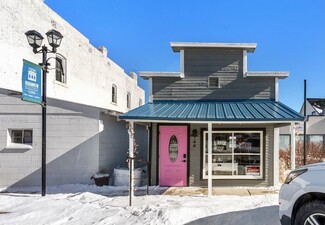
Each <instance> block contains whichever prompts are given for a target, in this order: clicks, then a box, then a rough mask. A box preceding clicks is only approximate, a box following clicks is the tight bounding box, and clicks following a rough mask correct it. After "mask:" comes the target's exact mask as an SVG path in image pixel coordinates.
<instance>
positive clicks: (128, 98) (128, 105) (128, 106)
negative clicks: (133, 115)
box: [126, 92, 131, 109]
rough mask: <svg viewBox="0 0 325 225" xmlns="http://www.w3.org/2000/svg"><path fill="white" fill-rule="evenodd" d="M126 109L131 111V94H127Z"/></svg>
mask: <svg viewBox="0 0 325 225" xmlns="http://www.w3.org/2000/svg"><path fill="white" fill-rule="evenodd" d="M126 108H128V109H131V93H130V92H127V94H126Z"/></svg>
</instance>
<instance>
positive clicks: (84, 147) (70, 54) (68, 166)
mask: <svg viewBox="0 0 325 225" xmlns="http://www.w3.org/2000/svg"><path fill="white" fill-rule="evenodd" d="M0 21H1V23H0V49H1V51H0V61H1V64H0V115H1V116H0V186H13V185H15V186H24V185H40V176H41V172H40V167H41V108H40V106H39V105H36V104H31V103H27V102H23V101H21V100H20V97H19V96H18V97H17V96H16V97H13V96H8V95H7V94H8V93H9V92H8V91H7V90H12V91H18V92H21V73H22V65H23V59H26V60H28V61H31V62H34V63H36V64H38V63H39V62H41V60H42V59H41V57H42V56H41V54H34V53H33V51H32V49H31V47H30V46H29V45H28V42H27V39H26V36H25V32H26V31H28V30H37V31H38V32H40V33H41V34H42V35H43V36H44V37H45V39H44V40H43V44H46V45H48V43H47V40H46V35H45V33H46V32H47V31H48V30H50V29H56V30H58V31H60V32H61V33H62V34H63V36H64V38H63V41H62V45H61V46H60V48H58V53H60V54H62V55H63V56H64V57H66V59H67V83H66V84H62V83H60V82H57V81H55V74H54V70H50V71H49V73H48V75H47V97H48V114H47V174H48V175H47V176H48V179H47V181H48V182H47V183H48V184H49V185H51V184H64V183H93V181H91V180H90V176H91V175H93V174H94V173H95V172H97V171H99V170H100V169H101V167H102V166H108V168H110V167H109V165H108V164H110V163H111V162H107V161H106V160H111V161H112V162H116V161H119V160H121V158H120V156H121V154H123V155H124V154H125V153H124V152H123V153H122V150H123V151H124V150H125V149H126V148H125V147H124V143H125V144H126V145H127V138H126V139H124V137H127V131H126V128H125V123H124V122H117V121H116V117H112V118H106V119H104V123H107V124H108V126H106V128H105V130H104V131H103V134H105V135H104V137H105V140H104V139H102V140H104V141H100V138H99V136H100V126H99V122H100V120H99V116H100V113H101V112H102V111H105V112H112V111H113V112H114V111H115V112H119V113H123V112H126V111H128V110H129V109H128V108H127V92H130V93H131V109H132V108H135V107H138V106H139V99H141V100H142V102H143V103H144V102H145V96H144V90H143V89H141V88H140V87H139V86H138V85H137V80H136V79H134V78H132V77H130V76H129V75H127V74H126V73H125V72H124V70H123V69H122V68H121V67H119V66H118V65H117V64H116V63H115V62H113V61H112V60H111V59H109V58H108V57H107V56H106V55H105V54H103V53H102V52H101V51H99V50H97V48H95V47H94V46H92V45H91V44H90V43H89V40H88V39H87V38H86V37H85V36H83V35H82V34H81V33H80V32H79V31H77V30H76V29H75V28H74V27H72V26H71V25H70V24H68V23H67V22H66V21H65V20H64V19H62V18H61V17H60V16H59V15H57V14H56V13H55V12H54V11H52V10H51V9H50V8H49V7H48V6H46V5H45V4H44V2H43V1H42V0H12V1H3V2H1V4H0ZM52 56H54V54H49V55H48V57H52ZM49 62H50V63H51V65H55V61H54V60H53V59H51V60H50V61H49ZM50 68H53V66H50ZM113 84H115V85H116V86H117V89H118V90H117V92H118V93H117V104H114V103H112V102H111V99H112V97H111V93H112V89H111V88H112V85H113ZM105 120H107V121H108V120H110V122H107V121H106V122H105ZM107 124H106V125H107ZM12 128H18V129H24V128H26V129H27V128H28V129H33V148H32V149H31V150H28V151H23V152H21V151H20V152H19V151H16V152H15V151H13V150H9V149H7V148H6V147H7V142H8V137H7V131H8V129H12ZM117 128H118V129H117ZM107 130H109V131H107ZM108 132H111V133H108ZM106 138H108V139H106ZM106 145H109V146H110V147H107V146H106ZM103 149H105V151H103ZM107 149H109V151H107ZM121 149H122V150H121ZM122 159H123V160H124V157H123V158H122Z"/></svg>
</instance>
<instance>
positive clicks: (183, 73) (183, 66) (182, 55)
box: [179, 49, 185, 78]
mask: <svg viewBox="0 0 325 225" xmlns="http://www.w3.org/2000/svg"><path fill="white" fill-rule="evenodd" d="M184 55H185V54H184V50H183V49H182V50H181V51H180V63H179V66H180V72H181V78H184V77H185V64H184V62H185V61H184Z"/></svg>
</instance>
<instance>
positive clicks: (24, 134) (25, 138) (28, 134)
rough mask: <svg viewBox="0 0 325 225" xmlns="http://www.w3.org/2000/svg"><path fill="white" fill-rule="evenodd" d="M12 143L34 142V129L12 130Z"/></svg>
mask: <svg viewBox="0 0 325 225" xmlns="http://www.w3.org/2000/svg"><path fill="white" fill-rule="evenodd" d="M9 133H10V139H11V143H15V144H32V143H33V131H32V130H18V129H17V130H10V131H9Z"/></svg>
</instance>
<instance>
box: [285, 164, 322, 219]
mask: <svg viewBox="0 0 325 225" xmlns="http://www.w3.org/2000/svg"><path fill="white" fill-rule="evenodd" d="M279 204H280V208H279V217H280V221H281V224H282V225H325V163H316V164H310V165H307V166H303V167H299V168H297V169H295V170H293V171H291V173H290V174H289V175H288V177H287V179H286V181H285V183H284V184H283V185H282V187H281V190H280V194H279Z"/></svg>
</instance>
